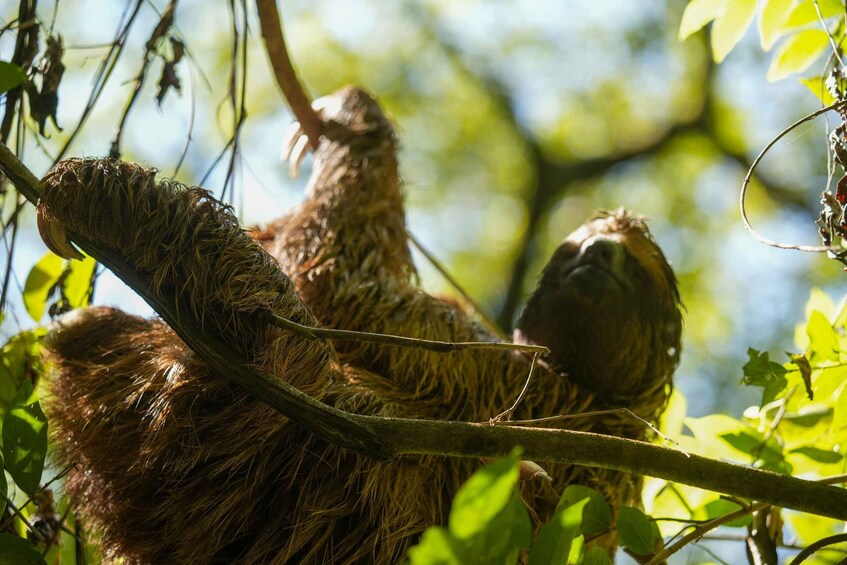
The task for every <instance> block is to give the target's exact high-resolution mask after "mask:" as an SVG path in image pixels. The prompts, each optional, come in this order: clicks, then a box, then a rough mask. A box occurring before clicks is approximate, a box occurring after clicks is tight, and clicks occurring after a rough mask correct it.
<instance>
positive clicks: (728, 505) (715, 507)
mask: <svg viewBox="0 0 847 565" xmlns="http://www.w3.org/2000/svg"><path fill="white" fill-rule="evenodd" d="M740 508H741V506H739V505H738V504H737V503H735V502H731V501H729V500H726V499H724V498H719V499H717V500H713V501H711V502H709V503H708V504H706V505H705V506H703V507H702V508H701V509H700V511H698V512H697V514H696V517H697V519H698V520H714V519H715V518H721V517H723V516H726V515H727V514H731V513H732V512H735V511H736V510H739V509H740ZM751 522H752V518H751V517H750V515H749V514H746V515H744V516H742V517H740V518H738V519H737V520H733V521H732V522H728V523H726V524H724V526H726V527H728V528H742V527H745V526H747V525H748V524H750V523H751Z"/></svg>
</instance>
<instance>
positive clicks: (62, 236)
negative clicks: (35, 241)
mask: <svg viewBox="0 0 847 565" xmlns="http://www.w3.org/2000/svg"><path fill="white" fill-rule="evenodd" d="M35 217H36V223H37V224H38V234H39V235H40V236H41V239H42V241H44V244H45V245H46V246H47V249H49V250H50V251H52V252H53V253H55V254H56V255H58V256H59V257H62V258H63V259H77V260H80V261H81V260H83V259H85V256H84V255H83V254H82V253H80V251H79V250H78V249H77V248H76V247H74V245H73V243H71V240H70V239H68V234H67V232H66V231H65V224H63V223H62V222H60V221H59V220H58V218H56V217H55V216H54V215H53V214H51V213H50V210H48V209H47V206H45V205H44V204H42V203H41V202H39V203H38V206H37V207H36V216H35Z"/></svg>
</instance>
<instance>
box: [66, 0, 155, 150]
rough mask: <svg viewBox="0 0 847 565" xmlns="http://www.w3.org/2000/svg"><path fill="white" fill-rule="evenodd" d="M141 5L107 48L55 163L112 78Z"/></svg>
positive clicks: (140, 0)
mask: <svg viewBox="0 0 847 565" xmlns="http://www.w3.org/2000/svg"><path fill="white" fill-rule="evenodd" d="M143 3H144V0H136V2H135V7H134V8H133V9H132V13H130V15H129V18H128V19H127V21H126V23H125V24H124V25H123V26H122V27H121V28H120V30H119V31H118V33H117V35H116V36H115V40H114V41H113V42H112V45H111V46H110V48H109V52H108V53H106V56H105V57H104V58H103V61H101V63H100V67H99V68H98V69H97V73H96V74H95V79H94V86H93V87H92V89H91V94H89V96H88V102H87V103H86V104H85V108H84V109H83V111H82V114H81V115H80V117H79V122H77V125H76V127H75V128H74V129H73V131H72V132H71V134H70V136H68V139H67V140H66V141H65V143H64V145H62V148H61V149H60V150H59V154H58V155H56V162H58V161H59V160H61V159H62V158H63V157H64V156H65V153H67V151H68V149H69V148H70V146H71V143H73V142H74V139H76V136H77V135H79V133H80V132H81V131H82V128H83V126H85V122H86V121H87V120H88V116H89V115H90V114H91V111H92V110H93V109H94V106H95V105H96V104H97V100H99V99H100V95H101V94H102V93H103V90H104V89H105V88H106V83H107V82H108V81H109V78H110V77H111V76H112V72H113V71H114V70H115V66H116V65H117V63H118V59H120V57H121V54H122V53H123V50H124V45H125V43H126V38H127V36H128V35H129V31H130V29H132V25H133V24H134V23H135V19H136V18H137V17H138V12H139V10H141V5H142V4H143ZM54 164H55V163H54Z"/></svg>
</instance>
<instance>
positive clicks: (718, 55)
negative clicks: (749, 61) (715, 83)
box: [712, 0, 756, 63]
mask: <svg viewBox="0 0 847 565" xmlns="http://www.w3.org/2000/svg"><path fill="white" fill-rule="evenodd" d="M755 13H756V0H730V1H729V2H727V4H726V9H725V11H724V13H723V14H722V15H720V16H719V17H717V18H716V19H715V23H714V24H713V25H712V55H713V57H714V58H715V62H716V63H720V62H721V61H723V60H724V59H725V58H726V56H727V55H729V52H730V51H732V49H733V47H735V46H736V45H737V44H738V42H739V41H741V38H742V37H744V33H745V32H746V31H747V28H748V27H750V23H751V22H752V21H753V16H754V15H755Z"/></svg>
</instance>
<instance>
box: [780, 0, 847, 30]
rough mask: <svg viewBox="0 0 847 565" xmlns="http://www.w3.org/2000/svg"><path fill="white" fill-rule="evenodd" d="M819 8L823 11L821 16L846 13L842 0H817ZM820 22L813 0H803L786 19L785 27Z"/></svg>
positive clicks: (789, 27) (828, 16) (826, 16)
mask: <svg viewBox="0 0 847 565" xmlns="http://www.w3.org/2000/svg"><path fill="white" fill-rule="evenodd" d="M817 3H818V8H819V9H820V11H821V16H822V17H823V18H824V19H826V18H831V17H833V16H839V15H842V14H843V13H844V3H843V1H842V0H817ZM818 22H819V18H818V12H817V9H815V3H814V1H813V0H802V1H801V2H800V3H798V4H797V6H796V7H795V8H794V10H793V11H791V13H790V15H789V16H788V18H787V19H786V22H785V26H784V27H785V29H792V28H797V27H801V26H806V25H809V24H817V23H818Z"/></svg>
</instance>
